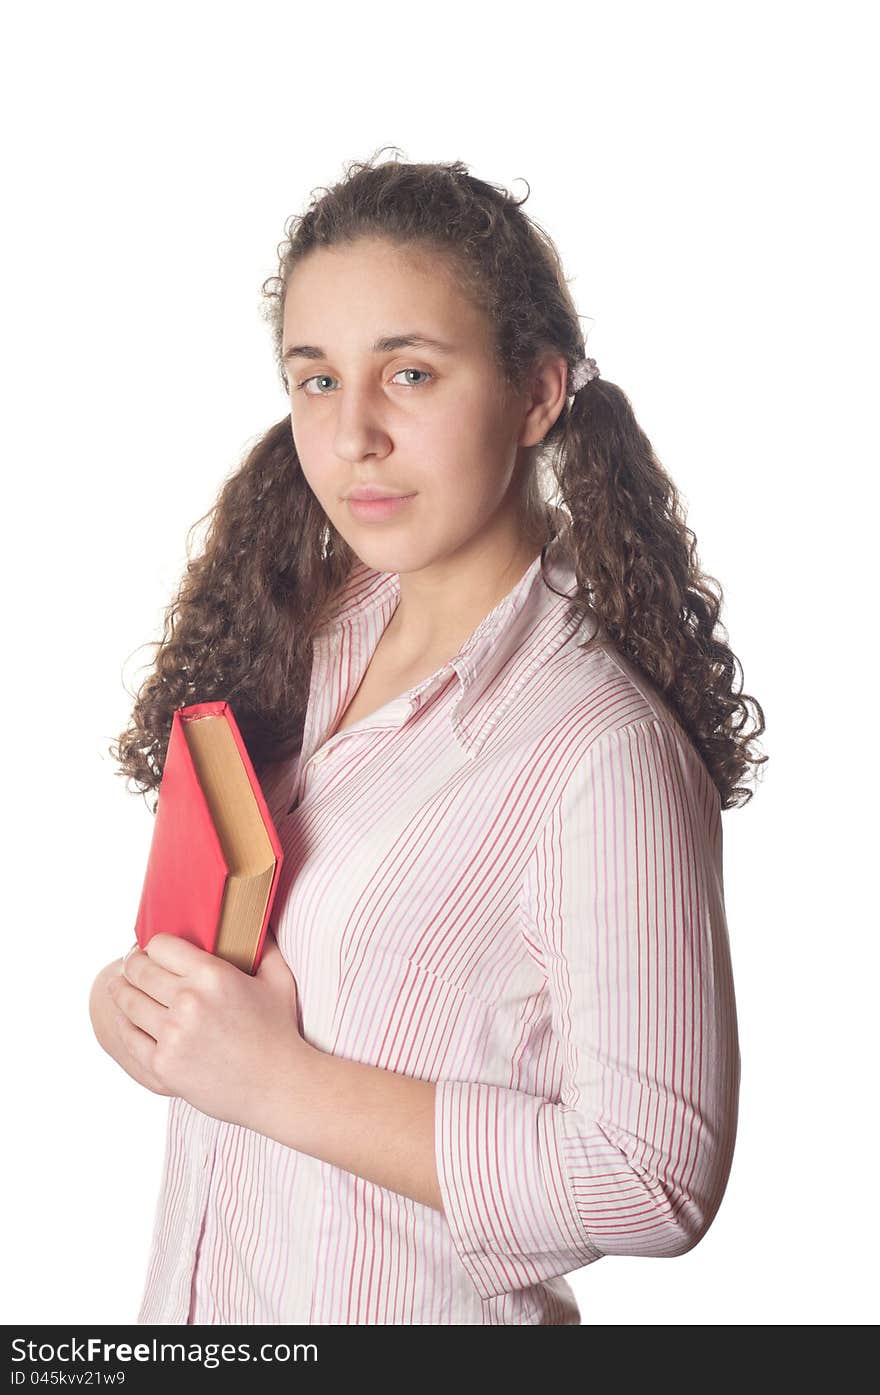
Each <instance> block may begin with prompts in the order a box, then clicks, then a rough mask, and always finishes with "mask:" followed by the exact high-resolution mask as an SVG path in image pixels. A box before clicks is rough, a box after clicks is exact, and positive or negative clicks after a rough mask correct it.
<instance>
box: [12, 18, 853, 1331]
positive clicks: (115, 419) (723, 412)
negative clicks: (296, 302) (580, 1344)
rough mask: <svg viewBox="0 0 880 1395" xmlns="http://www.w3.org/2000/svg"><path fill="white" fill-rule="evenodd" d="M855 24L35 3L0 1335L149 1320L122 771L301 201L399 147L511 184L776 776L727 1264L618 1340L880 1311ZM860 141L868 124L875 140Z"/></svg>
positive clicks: (225, 462) (765, 833)
mask: <svg viewBox="0 0 880 1395" xmlns="http://www.w3.org/2000/svg"><path fill="white" fill-rule="evenodd" d="M872 12H873V7H872V6H869V5H858V4H845V3H844V4H838V5H837V6H835V7H834V9H833V10H831V9H829V8H828V7H827V6H824V5H818V4H812V3H807V4H803V3H800V4H782V3H773V0H770V2H769V3H768V0H763V3H761V4H756V3H739V4H737V5H736V6H723V7H722V6H720V5H706V4H704V3H692V4H687V3H664V4H663V5H657V4H633V3H615V4H613V5H608V4H590V3H581V4H578V5H566V4H557V5H555V6H552V7H543V8H542V7H536V8H535V9H534V10H533V11H529V10H528V9H526V10H525V11H522V12H516V13H515V12H514V11H512V10H510V9H509V7H507V6H504V5H498V4H485V3H484V4H482V5H473V4H468V5H461V4H455V3H452V4H450V3H444V5H442V6H438V5H436V4H434V5H427V6H412V5H398V6H392V7H387V8H386V7H375V6H370V7H362V8H355V7H349V6H346V5H344V4H343V5H342V6H340V5H338V4H337V5H333V6H320V5H310V6H306V5H294V4H290V3H286V4H273V3H261V2H260V0H252V3H250V4H248V5H247V6H244V7H240V6H239V7H236V6H233V7H229V8H226V9H223V8H222V7H218V6H217V5H216V4H207V3H205V4H201V3H200V4H187V3H175V4H173V5H172V4H169V3H153V4H151V5H150V6H142V5H137V6H135V5H130V4H120V3H114V4H104V5H102V4H95V3H85V4H79V5H75V6H61V5H58V4H52V5H46V4H43V5H39V4H36V5H32V6H29V7H27V8H24V7H18V8H17V10H16V12H15V17H14V18H13V19H9V18H7V21H6V26H5V30H6V33H5V37H6V43H5V49H6V53H5V57H4V60H3V68H4V72H3V81H2V83H0V103H2V116H3V129H4V133H5V137H6V140H5V145H6V149H5V153H4V160H3V167H4V173H3V185H4V193H5V196H6V197H5V200H4V203H5V208H6V212H5V214H4V216H3V221H2V231H3V239H4V247H3V256H2V259H0V261H2V277H3V284H2V305H3V317H2V321H3V323H2V354H3V366H2V371H3V386H4V392H3V398H4V402H5V406H4V414H3V437H4V441H5V456H6V461H5V465H6V468H5V470H4V486H3V493H4V504H5V508H4V518H5V524H4V528H3V543H4V546H3V549H2V559H3V568H4V596H5V600H6V606H5V620H4V651H5V660H6V664H5V675H6V676H5V681H4V684H3V709H4V710H3V714H2V715H3V718H4V727H3V730H4V734H5V751H4V774H5V788H4V795H5V798H4V804H5V809H6V812H7V815H8V816H9V818H8V822H7V827H6V840H7V848H8V849H9V851H10V855H9V856H8V858H7V862H6V877H5V885H6V888H7V890H6V893H5V922H6V924H5V929H6V935H5V939H6V955H5V961H6V974H5V980H4V982H5V992H4V995H3V1007H4V1010H3V1014H2V1021H3V1033H4V1038H3V1043H2V1050H3V1063H4V1068H5V1080H4V1092H3V1097H4V1102H5V1114H6V1118H5V1120H4V1124H5V1134H6V1140H5V1147H4V1149H3V1174H2V1191H3V1195H4V1197H5V1199H6V1214H5V1217H4V1263H3V1265H2V1276H0V1282H2V1320H3V1321H4V1322H6V1323H12V1322H22V1323H85V1322H90V1323H95V1322H101V1323H107V1324H109V1323H128V1322H133V1321H134V1319H135V1315H136V1313H137V1309H138V1304H139V1301H140V1296H141V1291H142V1287H143V1282H144V1277H145V1268H146V1261H147V1255H148V1249H149V1243H150V1237H151V1231H152V1225H153V1214H154V1206H155V1202H156V1197H157V1194H158V1184H159V1176H160V1168H161V1162H162V1155H163V1147H164V1131H165V1116H166V1111H167V1107H168V1104H167V1100H165V1099H162V1098H160V1097H158V1096H155V1095H152V1094H150V1093H149V1092H147V1091H146V1090H143V1089H141V1088H140V1087H139V1086H138V1085H137V1084H135V1082H134V1081H132V1080H131V1079H130V1078H129V1077H128V1076H127V1075H125V1074H124V1073H123V1072H122V1071H121V1070H120V1069H119V1067H118V1066H117V1065H116V1064H115V1063H114V1062H113V1061H112V1060H111V1059H110V1058H109V1057H108V1056H107V1055H105V1054H104V1052H103V1051H102V1050H101V1048H100V1047H99V1046H98V1044H97V1042H96V1040H95V1038H94V1036H93V1034H92V1029H91V1024H90V1021H89V1015H88V996H89V990H90V987H91V984H92V981H93V979H94V977H95V975H96V974H97V972H98V971H99V970H100V968H101V967H102V966H103V965H104V964H106V963H107V962H108V961H109V960H111V959H114V958H116V957H117V956H119V955H120V954H122V953H123V952H124V951H125V950H126V949H127V948H128V947H129V946H130V944H131V943H132V941H133V939H134V934H133V923H134V916H135V913H136V909H137V903H138V899H139V895H140V887H141V882H142V877H143V869H144V862H145V857H146V853H147V849H148V844H149V838H150V834H151V827H152V822H151V818H150V815H149V812H148V810H147V807H146V806H145V804H144V803H143V801H142V799H141V797H140V796H139V795H137V794H133V793H131V792H129V791H127V790H126V786H125V782H124V781H123V780H122V778H121V776H119V775H117V774H116V773H115V767H114V763H113V761H112V759H111V757H110V755H109V753H108V746H109V744H110V742H111V741H113V740H114V739H115V738H116V737H117V736H118V734H119V732H120V731H121V730H122V729H123V728H124V727H125V726H126V725H127V722H128V718H129V712H130V707H131V694H132V693H133V691H134V689H135V688H136V686H137V684H138V682H139V681H140V680H141V679H142V678H143V676H144V674H145V673H146V668H147V665H148V664H149V659H150V655H151V653H152V650H151V648H150V645H151V644H152V642H154V641H155V640H157V639H158V638H159V636H160V633H161V622H162V616H163V613H164V609H165V606H166V605H167V604H168V601H169V600H170V597H171V594H172V592H173V590H174V589H175V588H176V585H177V581H178V579H179V576H180V573H181V570H182V568H183V566H184V565H185V560H186V552H185V549H186V534H187V530H188V529H189V528H190V526H191V525H192V524H193V523H195V522H196V521H197V520H198V519H199V518H201V517H202V516H203V515H204V514H205V513H206V512H207V510H208V509H209V508H210V507H211V505H212V503H213V501H214V498H215V496H216V493H217V491H218V489H219V487H220V485H221V483H222V482H223V480H224V479H225V478H226V477H227V475H228V474H229V473H230V472H231V471H232V470H234V469H235V468H236V466H237V465H238V463H239V462H240V461H241V459H242V458H243V455H244V453H245V451H246V449H247V448H248V446H249V445H250V444H251V443H252V442H253V440H254V439H255V438H256V437H257V436H258V435H259V434H260V433H262V432H263V431H264V430H265V428H266V427H267V426H268V425H270V424H271V423H272V422H274V421H277V420H278V419H279V418H280V417H282V416H284V415H285V414H286V410H287V409H286V403H285V399H284V395H283V392H282V390H281V387H280V384H279V382H278V379H277V376H276V372H275V366H274V363H273V361H272V357H271V348H270V340H269V332H268V330H267V328H266V326H265V325H264V323H263V322H262V320H261V318H260V314H259V301H260V295H259V288H260V284H261V282H262V281H263V280H264V278H265V277H267V276H270V275H272V274H274V272H275V270H276V245H277V243H278V242H279V240H280V239H281V237H282V235H283V225H284V221H285V219H286V218H287V216H288V215H289V214H291V213H294V212H297V213H298V212H302V211H303V210H304V208H305V207H306V205H307V203H308V202H309V199H310V197H311V191H312V190H313V189H316V188H317V187H318V186H324V185H329V184H331V183H333V182H335V181H336V180H337V179H339V178H341V177H342V175H343V162H344V161H346V160H349V159H366V158H369V156H370V155H371V153H372V152H373V151H374V150H376V149H377V148H379V147H380V146H382V145H393V146H397V147H398V149H399V151H400V152H401V153H400V158H403V159H412V160H451V159H461V160H464V161H465V163H466V164H467V166H468V168H469V170H470V171H471V173H473V174H476V175H478V176H480V177H481V178H483V179H487V180H490V181H492V182H495V183H499V184H503V185H505V186H506V187H508V188H511V189H512V190H513V191H514V192H515V193H517V194H518V195H521V194H522V193H523V192H524V191H525V185H524V184H523V183H522V182H521V181H522V180H523V179H527V180H528V183H529V185H530V186H531V195H530V197H529V199H528V200H527V202H526V205H525V211H526V212H527V213H528V214H529V215H530V216H531V217H533V218H534V219H536V220H537V221H538V222H539V223H540V224H541V225H542V226H543V227H545V228H546V229H547V230H548V231H549V232H550V234H551V236H552V237H553V238H554V240H555V241H556V243H557V245H558V246H559V248H560V251H561V253H562V257H563V261H564V264H565V268H566V274H567V275H568V277H569V278H571V285H572V290H573V293H574V296H575V299H576V302H577V307H578V310H579V312H580V313H581V314H582V315H583V316H585V317H589V318H588V319H585V320H584V321H583V323H584V324H585V327H586V328H588V330H589V336H588V353H592V354H593V355H594V356H595V358H596V359H597V361H598V363H599V366H600V369H601V371H602V373H603V375H604V376H605V377H606V378H608V379H611V380H612V381H614V382H616V383H618V384H620V385H621V387H623V388H624V390H625V391H626V392H627V394H628V395H629V396H630V399H631V401H632V403H633V406H634V409H635V411H636V415H637V417H638V419H639V421H640V422H641V424H642V426H643V427H644V429H645V430H646V432H647V433H648V435H649V437H650V438H651V441H652V443H653V445H654V447H655V450H656V451H657V453H658V455H659V457H660V459H661V460H662V462H663V463H664V465H665V467H666V468H667V470H668V471H669V473H670V474H671V475H672V477H673V479H674V480H675V481H676V483H677V484H678V486H679V488H680V490H681V492H682V494H683V496H684V499H685V502H686V507H687V511H688V523H689V525H690V526H691V527H692V528H693V530H694V531H695V533H696V535H697V539H698V545H699V554H700V560H701V563H702V566H703V568H704V569H705V570H706V571H707V572H709V573H710V574H711V575H713V576H715V577H717V578H718V579H719V581H720V583H721V585H722V587H723V592H724V611H723V615H722V618H723V621H724V623H725V625H726V626H727V629H728V632H729V637H730V639H729V642H730V644H731V647H732V648H733V650H734V652H735V653H736V654H737V656H738V657H739V658H740V660H741V662H742V665H743V669H744V675H745V677H744V688H745V691H746V692H747V693H750V694H754V695H756V696H757V697H758V698H759V699H760V701H761V702H762V704H763V706H764V711H765V716H766V720H767V732H766V734H765V736H764V737H763V738H762V749H763V750H764V751H765V752H766V753H767V754H768V755H769V756H770V760H769V762H768V765H767V766H766V767H765V775H764V778H763V780H762V782H761V783H760V784H759V786H758V789H757V792H756V795H755V797H754V799H753V801H752V802H751V803H750V804H749V805H748V806H747V807H746V808H744V809H738V810H731V811H728V812H726V813H725V814H724V849H725V886H726V903H727V912H728V922H729V928H730V936H731V943H732V949H733V957H734V971H735V976H736V983H737V996H738V1005H739V1021H740V1036H741V1052H742V1093H741V1106H740V1124H739V1136H738V1143H737V1152H736V1157H735V1161H734V1166H733V1171H732V1175H731V1179H730V1183H729V1187H728V1191H727V1194H726V1197H725V1199H724V1202H723V1205H722V1208H721V1210H720V1212H719V1214H718V1216H717V1218H716V1220H715V1222H714V1224H713V1226H712V1227H711V1229H710V1231H709V1232H708V1234H707V1235H706V1237H705V1238H704V1239H703V1241H702V1242H701V1243H700V1244H699V1245H698V1246H697V1247H696V1248H695V1249H694V1250H692V1251H691V1252H690V1253H689V1254H687V1255H686V1256H682V1257H679V1258H678V1259H676V1260H674V1261H669V1260H664V1261H659V1262H658V1261H657V1260H648V1259H635V1258H611V1259H606V1260H604V1261H603V1262H601V1263H599V1264H596V1265H592V1266H590V1267H588V1268H587V1269H585V1270H583V1271H581V1272H580V1273H578V1274H575V1275H574V1276H573V1277H572V1279H571V1282H572V1284H573V1287H574V1289H575V1292H576V1295H577V1297H578V1301H579V1304H580V1306H581V1310H582V1315H583V1323H584V1325H585V1326H591V1325H594V1324H600V1323H601V1324H630V1323H634V1324H638V1323H659V1324H682V1323H695V1324H702V1323H706V1324H728V1323H730V1324H744V1323H749V1324H751V1323H769V1324H824V1323H830V1324H838V1323H865V1322H869V1321H875V1320H876V1318H877V1305H876V1287H875V1285H874V1254H875V1250H876V1243H877V1228H876V1214H877V1207H876V1204H875V1202H874V1190H875V1185H876V1176H875V1172H876V1162H877V1141H878V1139H877V1127H876V1106H877V1089H876V1074H877V1071H876V1061H877V1053H876V1042H877V1032H876V1021H877V1001H878V995H877V982H876V980H877V950H876V944H877V928H878V924H877V914H876V896H875V885H876V881H875V878H876V863H877V855H876V851H875V847H874V842H875V838H874V836H872V835H874V834H875V830H876V824H875V823H874V821H873V820H872V815H873V813H874V810H873V808H872V802H873V801H872V796H873V793H874V786H875V782H876V777H877V767H876V762H875V756H874V746H875V732H876V727H877V718H876V714H875V711H874V700H875V688H874V682H873V677H872V675H873V674H874V673H875V671H876V659H875V650H876V637H875V625H874V600H875V596H874V593H873V584H872V583H873V581H874V562H875V557H876V550H877V549H876V541H875V529H876V524H877V512H876V506H877V496H876V487H875V478H876V473H877V467H878V450H877V426H876V412H877V370H878V359H877V355H876V352H875V343H876V334H877V310H878V297H877V272H876V266H877V253H876V249H877V245H878V228H877V224H876V221H875V220H874V219H873V210H872V208H871V202H870V198H871V195H872V193H873V192H876V190H875V156H876V119H877V111H876V107H874V106H873V104H872V99H871V98H870V97H869V91H870V89H871V88H876V83H875V77H876V66H877V57H878V55H877V49H876V46H875V45H874V43H873V42H872V41H871V37H870V30H869V20H870V19H871V18H872ZM872 128H873V132H872Z"/></svg>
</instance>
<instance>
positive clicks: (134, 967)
mask: <svg viewBox="0 0 880 1395" xmlns="http://www.w3.org/2000/svg"><path fill="white" fill-rule="evenodd" d="M125 983H129V984H131V985H132V986H133V987H134V988H140V989H141V990H142V991H143V992H144V993H146V994H147V995H148V996H149V997H150V998H153V999H154V1000H155V1001H156V1002H157V1003H159V1004H161V1005H162V1006H163V1007H170V1006H171V1004H172V1002H173V1001H174V992H175V989H176V986H177V984H179V983H180V976H179V974H173V973H171V971H170V970H169V969H163V968H162V965H161V964H157V963H156V962H155V960H153V959H151V958H150V956H149V955H148V954H146V953H144V951H143V950H142V949H139V948H138V946H137V945H136V944H135V945H134V946H132V948H131V949H130V950H129V951H128V953H127V954H126V956H125V958H124V959H123V961H122V977H121V979H120V985H122V984H125Z"/></svg>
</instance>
